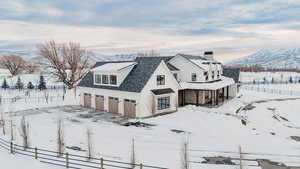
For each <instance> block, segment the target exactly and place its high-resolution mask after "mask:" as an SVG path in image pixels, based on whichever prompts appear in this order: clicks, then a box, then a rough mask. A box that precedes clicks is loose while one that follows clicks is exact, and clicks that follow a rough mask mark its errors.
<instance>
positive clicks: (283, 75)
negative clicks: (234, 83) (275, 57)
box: [240, 72, 300, 83]
mask: <svg viewBox="0 0 300 169" xmlns="http://www.w3.org/2000/svg"><path fill="white" fill-rule="evenodd" d="M290 78H292V79H293V81H294V82H296V81H297V82H299V80H300V73H297V72H241V75H240V81H241V82H242V83H253V81H255V82H263V81H264V79H266V81H267V82H268V83H270V82H271V81H272V79H273V80H274V82H281V83H282V82H289V81H290Z"/></svg>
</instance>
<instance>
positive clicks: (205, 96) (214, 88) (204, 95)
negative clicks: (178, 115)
mask: <svg viewBox="0 0 300 169" xmlns="http://www.w3.org/2000/svg"><path fill="white" fill-rule="evenodd" d="M180 85H181V87H182V89H181V90H179V92H178V104H179V107H181V106H185V105H189V104H190V105H197V106H207V107H213V106H219V105H222V104H223V103H224V102H226V101H227V100H230V99H231V98H233V97H235V95H236V90H237V88H236V84H235V82H234V81H233V79H231V78H226V77H224V78H222V79H221V80H219V81H215V82H211V83H188V82H182V83H180Z"/></svg>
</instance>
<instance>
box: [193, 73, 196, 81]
mask: <svg viewBox="0 0 300 169" xmlns="http://www.w3.org/2000/svg"><path fill="white" fill-rule="evenodd" d="M192 81H193V82H194V81H197V74H196V73H192Z"/></svg>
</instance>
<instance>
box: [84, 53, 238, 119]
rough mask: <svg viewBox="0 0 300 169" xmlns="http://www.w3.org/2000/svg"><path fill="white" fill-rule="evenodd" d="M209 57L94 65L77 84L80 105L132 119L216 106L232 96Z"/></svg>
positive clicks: (229, 82)
mask: <svg viewBox="0 0 300 169" xmlns="http://www.w3.org/2000/svg"><path fill="white" fill-rule="evenodd" d="M222 74H223V68H222V65H221V63H220V62H216V61H215V60H214V59H213V52H205V54H204V56H203V57H200V56H192V55H183V54H177V55H175V56H170V57H137V58H136V59H135V60H133V61H120V62H118V61H115V62H98V63H96V65H95V66H94V67H93V68H92V69H91V71H90V72H89V73H88V74H87V75H86V76H85V77H84V78H83V79H82V80H81V82H80V83H79V85H78V89H79V91H80V93H81V96H82V99H81V100H82V103H81V104H82V105H83V106H84V107H87V108H93V109H95V110H96V111H104V112H110V113H115V114H120V115H124V116H128V117H132V118H142V117H151V116H156V115H160V114H165V113H170V112H175V111H176V110H177V108H178V107H180V106H184V105H187V104H193V105H197V106H208V107H211V106H218V105H221V104H223V103H224V102H225V101H226V100H228V99H230V98H233V97H235V96H236V94H237V84H236V83H235V81H234V80H233V79H232V78H229V77H225V76H223V75H222Z"/></svg>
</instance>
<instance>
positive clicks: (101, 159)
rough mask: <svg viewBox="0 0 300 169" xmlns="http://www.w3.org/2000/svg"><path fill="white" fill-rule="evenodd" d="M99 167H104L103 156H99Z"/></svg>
mask: <svg viewBox="0 0 300 169" xmlns="http://www.w3.org/2000/svg"><path fill="white" fill-rule="evenodd" d="M100 169H104V168H103V158H102V157H101V158H100Z"/></svg>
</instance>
